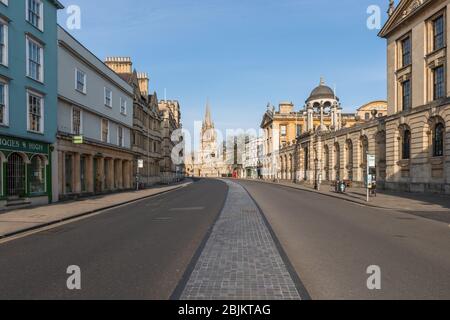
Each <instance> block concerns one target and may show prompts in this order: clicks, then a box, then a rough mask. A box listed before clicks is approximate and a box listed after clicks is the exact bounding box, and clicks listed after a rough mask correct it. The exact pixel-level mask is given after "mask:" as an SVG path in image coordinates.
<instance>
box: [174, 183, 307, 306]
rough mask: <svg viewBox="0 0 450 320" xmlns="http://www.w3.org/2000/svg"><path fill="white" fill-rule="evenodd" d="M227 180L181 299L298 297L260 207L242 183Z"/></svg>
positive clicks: (280, 298) (271, 298) (296, 298)
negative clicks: (222, 202) (217, 213)
mask: <svg viewBox="0 0 450 320" xmlns="http://www.w3.org/2000/svg"><path fill="white" fill-rule="evenodd" d="M224 181H225V182H226V183H227V184H228V186H229V193H228V196H227V200H226V202H225V206H224V208H223V210H222V212H221V214H220V217H219V219H218V220H217V222H216V224H215V226H214V228H213V231H212V233H211V235H210V238H209V239H208V241H207V243H206V245H205V248H204V249H203V251H202V253H201V255H200V258H199V260H198V262H197V264H196V266H195V268H194V271H193V272H192V274H191V276H190V278H189V280H188V282H187V284H186V287H185V289H184V291H183V293H182V295H181V300H202V299H205V297H206V299H208V300H211V299H223V300H259V299H261V300H284V299H291V300H292V299H295V300H300V299H301V297H300V295H299V293H298V291H297V288H296V286H295V283H294V281H293V280H292V277H291V276H290V274H289V272H288V270H287V268H286V265H285V264H284V262H283V259H282V258H281V255H280V253H279V252H278V249H277V247H276V245H275V242H274V240H273V238H272V236H271V234H270V232H269V230H268V228H267V226H266V224H265V222H264V219H263V217H262V214H261V212H260V211H259V209H258V207H257V206H256V204H255V203H254V202H253V200H252V199H251V198H250V196H249V195H248V193H247V192H246V191H245V189H244V188H243V187H242V186H240V185H239V184H237V183H235V182H232V181H228V180H224Z"/></svg>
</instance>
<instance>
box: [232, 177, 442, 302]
mask: <svg viewBox="0 0 450 320" xmlns="http://www.w3.org/2000/svg"><path fill="white" fill-rule="evenodd" d="M240 183H241V184H242V185H243V186H244V187H245V188H246V189H247V190H248V191H249V193H250V194H251V195H252V197H253V198H254V199H255V200H256V202H257V203H258V205H259V206H260V208H261V209H262V211H263V212H264V214H265V216H266V218H267V219H268V221H269V223H270V225H271V226H272V228H273V230H274V232H275V234H276V235H277V238H278V240H279V241H280V243H281V245H282V247H283V249H284V250H285V252H286V254H287V255H288V257H289V260H290V261H291V263H292V265H293V267H294V269H295V270H296V272H297V273H298V275H299V277H300V279H301V280H302V282H303V284H304V285H305V287H306V289H307V291H308V292H309V294H310V296H311V297H312V299H450V227H449V225H448V224H447V223H443V222H439V221H433V220H428V219H425V218H422V217H418V216H413V215H409V214H406V213H400V212H393V211H386V210H379V209H374V208H368V207H364V206H359V205H356V204H352V203H349V202H345V201H342V200H338V199H334V198H330V197H326V196H322V195H318V194H315V193H310V192H305V191H300V190H294V189H292V188H288V187H282V186H277V185H272V184H265V183H260V182H247V181H242V182H240ZM449 214H450V213H449ZM371 265H376V266H379V267H380V268H381V290H375V291H371V290H368V288H367V279H368V277H369V275H368V274H367V273H366V271H367V267H368V266H371Z"/></svg>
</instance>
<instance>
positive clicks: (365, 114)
mask: <svg viewBox="0 0 450 320" xmlns="http://www.w3.org/2000/svg"><path fill="white" fill-rule="evenodd" d="M387 109H388V107H387V101H382V100H380V101H372V102H369V103H366V104H365V105H363V106H361V107H359V108H358V109H357V110H356V117H357V120H358V121H370V120H372V117H373V112H374V111H376V116H377V117H379V118H380V117H384V116H386V115H387Z"/></svg>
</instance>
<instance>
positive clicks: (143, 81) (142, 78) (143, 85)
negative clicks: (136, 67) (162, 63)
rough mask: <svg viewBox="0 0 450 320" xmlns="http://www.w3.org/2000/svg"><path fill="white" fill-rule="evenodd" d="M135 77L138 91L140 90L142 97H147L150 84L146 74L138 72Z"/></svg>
mask: <svg viewBox="0 0 450 320" xmlns="http://www.w3.org/2000/svg"><path fill="white" fill-rule="evenodd" d="M137 77H138V81H139V89H140V90H141V93H142V95H144V96H148V89H149V82H150V79H149V77H148V73H146V72H138V73H137Z"/></svg>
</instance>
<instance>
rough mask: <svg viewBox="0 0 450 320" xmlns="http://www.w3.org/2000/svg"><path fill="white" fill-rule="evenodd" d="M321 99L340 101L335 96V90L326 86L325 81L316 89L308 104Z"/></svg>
mask: <svg viewBox="0 0 450 320" xmlns="http://www.w3.org/2000/svg"><path fill="white" fill-rule="evenodd" d="M320 99H335V100H339V98H338V97H336V96H335V94H334V91H333V89H331V88H330V87H328V86H326V85H325V82H324V81H323V79H321V80H320V85H319V86H318V87H316V88H315V89H314V90H313V91H312V92H311V94H310V95H309V98H308V100H306V102H310V101H313V100H320Z"/></svg>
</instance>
